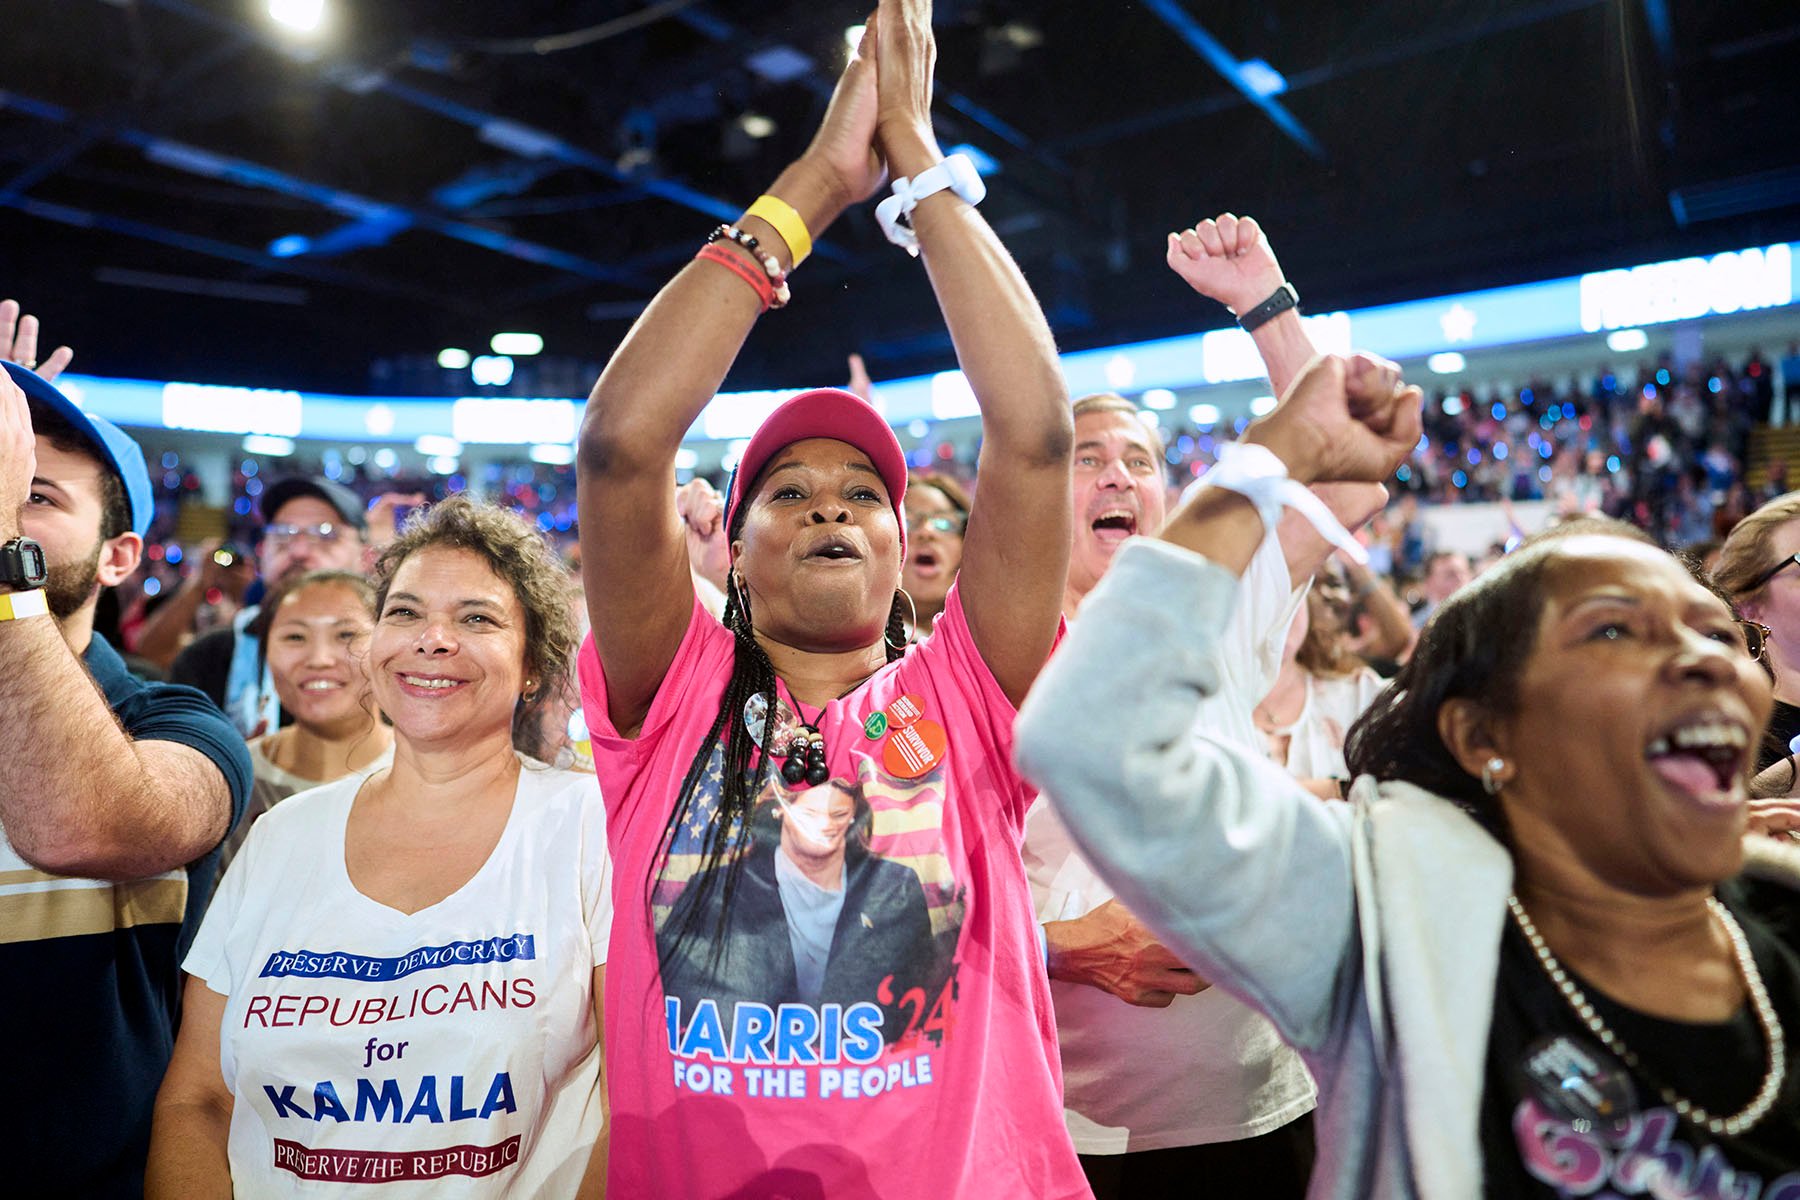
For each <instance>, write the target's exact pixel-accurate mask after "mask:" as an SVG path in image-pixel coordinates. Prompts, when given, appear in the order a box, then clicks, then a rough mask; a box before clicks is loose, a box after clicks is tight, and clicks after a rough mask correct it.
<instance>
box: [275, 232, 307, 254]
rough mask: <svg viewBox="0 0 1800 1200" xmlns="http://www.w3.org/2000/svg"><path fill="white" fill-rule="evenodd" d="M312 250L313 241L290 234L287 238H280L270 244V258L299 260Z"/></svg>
mask: <svg viewBox="0 0 1800 1200" xmlns="http://www.w3.org/2000/svg"><path fill="white" fill-rule="evenodd" d="M311 249H312V239H311V238H309V237H302V236H301V235H299V234H297V233H290V234H288V235H287V236H286V237H278V238H276V239H275V240H274V241H272V242H270V243H269V257H270V258H299V257H300V256H301V255H302V254H305V253H306V252H307V251H308V250H311Z"/></svg>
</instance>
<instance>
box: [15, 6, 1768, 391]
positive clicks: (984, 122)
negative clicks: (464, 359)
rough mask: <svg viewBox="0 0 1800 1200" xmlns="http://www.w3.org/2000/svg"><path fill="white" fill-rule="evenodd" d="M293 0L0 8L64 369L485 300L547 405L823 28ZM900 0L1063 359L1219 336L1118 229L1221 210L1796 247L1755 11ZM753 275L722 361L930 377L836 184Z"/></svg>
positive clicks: (715, 196) (1318, 280)
mask: <svg viewBox="0 0 1800 1200" xmlns="http://www.w3.org/2000/svg"><path fill="white" fill-rule="evenodd" d="M865 2H866V0H865ZM326 4H327V9H328V12H329V14H330V19H329V21H328V24H327V25H326V26H325V27H324V28H323V29H322V30H321V32H320V33H319V35H317V36H316V37H315V38H312V39H304V38H296V37H294V36H292V35H291V34H289V33H288V32H287V31H285V30H283V29H282V28H280V27H279V26H277V25H275V24H274V23H273V22H271V20H270V19H269V14H268V0H5V5H4V9H3V10H0V18H3V19H0V292H4V293H5V294H8V295H17V296H19V297H20V298H22V299H23V300H25V301H26V302H27V304H28V306H29V307H30V308H32V309H34V310H36V311H38V312H40V313H42V314H43V315H44V318H45V320H46V325H47V332H48V333H49V334H50V336H52V337H55V338H56V339H57V340H69V341H71V342H73V343H74V344H75V345H76V347H77V351H78V355H79V368H78V369H86V370H88V371H92V372H95V373H103V374H132V375H139V376H147V377H152V378H181V379H197V380H207V381H217V382H239V383H265V384H282V385H287V386H303V387H314V388H321V389H336V390H343V391H352V392H354V391H362V390H365V389H374V390H384V389H386V390H393V389H397V388H401V387H407V388H422V389H423V390H430V391H437V392H440V393H441V392H443V391H446V390H453V388H454V387H455V386H456V385H454V384H453V383H449V382H446V381H444V380H438V379H434V378H432V377H430V371H431V370H432V369H434V368H427V369H426V371H425V372H424V374H421V373H420V371H419V370H418V367H419V365H420V364H421V363H428V362H429V360H430V359H431V358H433V357H434V356H435V354H436V351H437V349H438V348H439V347H441V346H446V345H461V346H469V347H471V348H473V349H476V350H478V351H479V349H480V348H481V343H482V342H484V341H485V339H486V337H487V336H488V335H489V334H491V333H493V332H495V331H498V330H502V329H524V330H531V331H535V332H538V333H541V334H543V335H544V337H545V339H546V342H547V348H548V350H549V352H551V353H552V354H555V355H559V356H566V358H567V359H568V360H573V361H572V362H569V363H568V364H567V365H568V371H567V377H566V378H562V377H556V376H555V373H554V372H548V371H547V373H546V375H545V376H544V377H543V378H542V379H540V380H537V381H535V382H536V383H537V385H538V386H537V390H538V391H539V392H541V393H546V394H578V393H579V392H580V391H582V390H585V386H586V383H585V378H583V376H584V375H585V373H586V371H587V370H588V369H589V365H590V364H593V363H598V362H602V361H604V359H605V357H606V355H607V353H608V352H609V351H610V349H611V347H612V346H613V345H614V344H616V342H617V340H618V339H619V337H620V336H621V335H622V334H623V333H624V331H625V329H626V327H627V325H628V323H629V320H630V318H631V317H632V316H633V315H634V314H635V312H636V311H637V310H638V308H640V307H641V306H642V304H643V303H644V301H645V300H646V299H647V298H648V297H649V295H650V294H651V293H652V292H653V291H654V290H655V288H656V287H657V286H658V284H659V283H660V282H661V281H662V280H664V279H665V278H666V277H667V276H668V275H669V274H670V273H671V272H672V271H673V270H674V268H675V266H676V265H677V264H678V263H679V262H680V261H681V260H682V259H684V258H686V257H687V256H689V255H690V254H692V252H693V250H694V248H695V247H696V246H697V245H698V243H699V242H700V240H701V239H703V238H704V236H705V234H706V233H707V232H708V230H709V229H710V228H711V227H712V225H713V224H715V223H716V222H717V220H718V219H719V218H720V216H721V215H722V214H729V213H735V212H737V211H739V210H740V209H741V208H742V207H743V205H744V204H745V203H747V202H748V201H749V200H750V199H752V198H753V197H754V196H755V195H756V194H757V192H758V191H760V190H761V188H762V186H763V185H765V184H766V183H767V182H768V181H769V180H770V179H771V178H772V177H773V176H774V175H775V174H776V172H777V171H778V170H779V169H780V167H781V166H782V165H783V164H784V163H785V162H786V161H787V160H788V159H789V158H791V157H792V156H793V155H794V154H796V153H797V152H798V151H799V149H800V148H801V147H802V146H803V145H804V144H805V142H806V140H807V138H808V136H809V134H810V132H811V129H812V126H813V124H814V122H815V121H816V119H817V115H818V113H819V111H820V109H821V106H822V104H823V102H824V97H825V96H826V95H827V94H828V92H829V89H830V87H831V83H832V80H833V78H834V76H835V73H836V71H837V69H838V68H839V67H840V66H841V64H842V62H843V58H844V54H845V28H846V27H847V26H849V25H852V24H855V23H857V22H858V21H860V20H861V18H862V14H863V7H862V6H861V5H859V4H856V3H845V2H842V0H804V2H790V0H762V2H760V3H756V4H749V3H743V2H741V0H694V2H688V3H682V2H681V0H663V2H660V3H644V2H642V0H630V2H627V0H508V2H507V3H496V2H493V0H464V2H460V3H451V2H448V0H439V2H429V3H428V2H425V0H326ZM937 14H938V37H939V43H940V63H939V69H938V89H937V119H938V125H939V132H940V138H941V140H942V141H943V143H944V144H945V145H946V146H949V145H953V144H959V143H968V144H970V145H973V146H975V147H977V148H979V149H980V150H982V151H983V152H985V153H986V154H987V155H989V156H991V157H992V159H993V160H994V161H995V162H996V163H997V165H998V171H997V173H996V174H994V175H993V176H992V177H991V178H990V180H989V185H990V189H991V191H990V198H989V200H988V201H987V203H986V205H985V211H986V213H987V215H988V217H989V219H990V220H991V221H992V222H993V223H994V224H995V225H996V227H997V228H998V229H1000V230H1001V232H1002V234H1003V236H1004V237H1005V239H1006V241H1007V243H1008V245H1009V246H1010V247H1011V248H1012V249H1013V251H1014V253H1015V254H1016V255H1017V256H1018V257H1019V259H1020V260H1021V262H1022V263H1023V264H1024V266H1025V269H1026V271H1027V272H1028V274H1029V275H1030V277H1031V279H1032V282H1033V283H1034V285H1035V286H1036V288H1037V290H1038V293H1039V295H1040V297H1041V298H1042V299H1043V301H1044V304H1045V306H1046V308H1047V309H1048V310H1049V311H1050V313H1051V316H1052V320H1053V323H1054V325H1055V326H1056V329H1057V333H1058V336H1059V338H1060V339H1061V340H1062V343H1063V344H1064V346H1065V347H1066V348H1072V349H1073V348H1082V347H1087V346H1095V345H1104V344H1107V343H1109V342H1117V341H1124V340H1135V339H1139V338H1144V337H1151V336H1159V335H1163V334H1170V333H1178V332H1186V331H1191V330H1193V329H1195V328H1201V327H1209V326H1216V325H1218V324H1220V323H1222V314H1221V313H1220V311H1219V310H1218V309H1216V308H1214V307H1212V306H1209V305H1207V304H1205V303H1203V302H1200V301H1199V300H1198V298H1197V297H1194V296H1193V295H1192V294H1191V293H1189V292H1187V291H1186V290H1185V289H1184V287H1183V286H1182V285H1181V284H1180V283H1179V282H1178V281H1176V280H1175V279H1174V278H1173V277H1172V276H1171V275H1169V273H1168V272H1167V270H1166V269H1165V268H1164V267H1163V265H1162V261H1161V258H1162V238H1163V234H1164V233H1166V232H1167V231H1168V230H1170V229H1172V228H1175V227H1176V226H1178V225H1181V224H1187V223H1191V222H1192V221H1193V220H1195V219H1196V218H1198V217H1200V216H1202V215H1206V214H1211V213H1215V212H1217V211H1220V210H1223V209H1231V210H1233V211H1236V212H1239V213H1252V214H1255V215H1256V216H1257V217H1259V218H1260V219H1261V220H1262V221H1263V223H1264V225H1265V227H1266V228H1267V229H1269V230H1270V232H1271V233H1272V235H1273V237H1274V238H1275V240H1276V244H1277V246H1278V248H1279V250H1280V253H1281V255H1282V258H1283V261H1284V264H1285V265H1286V267H1287V270H1288V273H1289V275H1290V277H1292V278H1293V279H1294V280H1295V281H1296V283H1297V284H1298V286H1299V287H1300V289H1301V292H1302V295H1303V297H1304V298H1305V302H1306V303H1307V305H1308V306H1309V307H1311V308H1313V309H1315V310H1322V309H1326V308H1338V307H1350V306H1355V305H1361V304H1368V303H1379V302H1382V301H1385V300H1392V299H1401V298H1407V297H1415V296H1421V295H1431V294H1438V293H1442V292H1445V291H1450V290H1458V289H1462V288H1465V287H1476V286H1486V285H1493V284H1501V283H1509V282H1520V281H1524V280H1529V279H1536V278H1544V277H1548V276H1554V275H1562V274H1569V273H1573V272H1576V271H1581V270H1586V269H1591V268H1593V267H1597V266H1606V265H1614V264H1618V263H1621V262H1633V261H1644V260H1647V259H1653V258H1661V257H1669V256H1674V255H1676V254H1680V253H1686V252H1704V251H1711V250H1721V249H1731V248H1736V247H1740V246H1745V245H1752V244H1761V243H1764V242H1768V241H1774V240H1778V239H1787V238H1792V237H1795V236H1797V235H1800V137H1797V136H1796V135H1797V134H1800V70H1796V69H1795V66H1794V64H1795V61H1796V57H1797V55H1800V10H1797V9H1796V8H1795V6H1794V5H1793V4H1792V3H1791V2H1789V0H1734V2H1733V3H1729V4H1725V3H1717V2H1715V0H1467V2H1459V0H1368V2H1365V3H1353V4H1345V3H1341V2H1338V0H1255V2H1250V0H939V3H938V5H937ZM1258 63H1260V64H1266V69H1263V68H1259V67H1258V66H1257V65H1256V64H1258ZM1275 87H1279V88H1280V89H1281V90H1279V91H1278V92H1277V93H1276V94H1273V95H1269V94H1265V93H1267V92H1269V91H1270V90H1271V88H1275ZM746 113H752V114H755V116H756V117H759V118H762V119H763V120H762V121H760V122H758V121H752V122H745V121H743V120H742V119H741V118H742V117H743V115H744V114H746ZM758 134H760V136H754V135H758ZM794 282H795V293H796V302H795V304H794V306H793V308H791V309H790V310H788V311H787V312H785V313H782V314H780V315H779V316H775V317H772V318H770V319H768V320H766V321H764V322H763V326H762V327H761V328H760V329H759V330H758V331H757V333H756V334H755V335H754V337H753V338H752V341H751V346H750V349H749V351H748V352H747V353H746V355H745V357H744V359H743V361H742V362H741V363H740V366H739V368H738V370H737V372H736V373H735V374H734V376H733V379H732V381H731V383H732V385H733V386H741V387H754V386H760V385H775V384H783V383H796V382H807V381H831V380H835V379H837V378H839V377H841V374H842V366H841V364H842V360H843V355H844V354H845V353H846V352H848V351H850V350H853V349H854V350H860V351H861V352H862V353H863V354H864V355H865V356H866V357H867V358H868V359H869V363H870V367H871V370H872V371H873V373H874V374H875V375H876V377H877V378H878V379H879V378H881V377H883V376H892V375H899V374H908V373H913V372H916V371H920V370H931V369H937V368H941V367H943V366H946V365H948V364H949V348H948V342H947V339H946V338H945V337H944V334H943V331H942V326H941V322H940V320H939V318H938V316H937V313H936V310H935V307H934V306H933V304H932V302H931V298H930V294H929V291H928V289H927V287H926V285H925V283H924V278H923V273H922V271H921V270H920V269H919V267H918V265H917V264H916V263H914V262H912V261H911V260H909V259H907V258H906V257H905V256H904V255H903V254H901V253H900V252H898V251H896V250H894V249H892V248H891V247H889V246H887V245H886V244H885V243H884V242H883V241H882V240H881V238H880V235H879V232H878V231H877V229H876V227H875V223H874V220H873V218H872V215H871V214H870V213H869V212H868V211H859V212H856V213H852V214H850V215H849V216H848V217H847V218H846V219H845V220H844V221H842V222H841V223H840V224H839V225H838V226H836V227H835V228H833V229H832V231H831V233H830V236H829V238H828V240H827V242H826V245H825V248H824V250H823V252H822V253H821V254H820V255H819V256H818V257H817V258H816V259H815V260H814V262H813V263H809V264H808V266H807V268H806V269H805V270H804V271H803V272H801V273H800V274H799V275H798V276H797V277H796V279H795V281H794ZM378 362H379V363H384V364H385V365H384V366H382V367H381V368H379V369H376V364H377V363H378Z"/></svg>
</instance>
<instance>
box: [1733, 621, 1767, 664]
mask: <svg viewBox="0 0 1800 1200" xmlns="http://www.w3.org/2000/svg"><path fill="white" fill-rule="evenodd" d="M1737 627H1738V632H1739V633H1741V634H1743V635H1744V651H1745V653H1747V654H1749V655H1750V657H1751V658H1754V659H1755V660H1756V661H1757V662H1766V661H1767V660H1768V657H1769V639H1770V638H1772V637H1774V636H1775V631H1774V630H1773V629H1770V628H1769V627H1768V626H1767V625H1764V624H1763V623H1762V622H1760V621H1739V622H1738V623H1737Z"/></svg>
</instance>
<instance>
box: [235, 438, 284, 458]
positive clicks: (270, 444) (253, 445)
mask: <svg viewBox="0 0 1800 1200" xmlns="http://www.w3.org/2000/svg"><path fill="white" fill-rule="evenodd" d="M243 445H244V452H245V453H247V454H266V455H268V456H269V457H270V458H286V457H287V456H288V455H290V454H292V453H293V452H294V439H293V438H285V437H276V436H275V435H273V434H268V433H253V434H251V435H250V436H249V437H247V438H245V439H244V443H243Z"/></svg>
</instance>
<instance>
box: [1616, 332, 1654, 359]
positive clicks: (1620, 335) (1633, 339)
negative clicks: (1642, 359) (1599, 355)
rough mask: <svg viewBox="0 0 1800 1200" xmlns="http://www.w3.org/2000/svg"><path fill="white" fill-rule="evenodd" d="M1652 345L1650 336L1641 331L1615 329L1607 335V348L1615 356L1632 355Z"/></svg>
mask: <svg viewBox="0 0 1800 1200" xmlns="http://www.w3.org/2000/svg"><path fill="white" fill-rule="evenodd" d="M1649 344H1650V335H1649V334H1647V333H1645V332H1644V331H1643V330H1641V329H1615V330H1613V331H1612V332H1611V333H1609V334H1607V335H1606V348H1607V349H1608V350H1611V351H1613V352H1614V353H1615V354H1630V353H1631V352H1632V351H1634V350H1642V349H1643V348H1644V347H1645V346H1648V345H1649Z"/></svg>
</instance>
